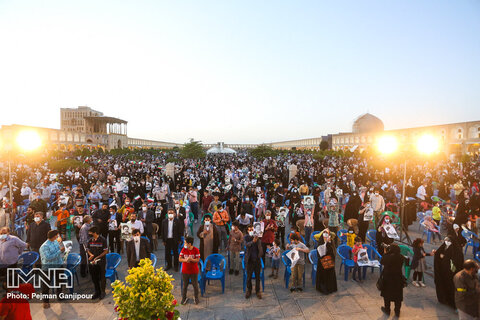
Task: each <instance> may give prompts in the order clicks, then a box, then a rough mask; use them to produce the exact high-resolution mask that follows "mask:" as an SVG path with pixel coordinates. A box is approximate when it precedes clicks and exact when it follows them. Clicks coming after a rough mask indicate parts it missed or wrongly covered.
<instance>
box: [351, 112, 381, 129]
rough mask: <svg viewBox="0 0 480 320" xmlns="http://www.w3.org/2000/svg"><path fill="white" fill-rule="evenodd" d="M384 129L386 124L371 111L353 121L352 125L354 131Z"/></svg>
mask: <svg viewBox="0 0 480 320" xmlns="http://www.w3.org/2000/svg"><path fill="white" fill-rule="evenodd" d="M383 130H384V126H383V122H382V120H380V119H379V118H377V117H375V116H374V115H373V114H370V113H365V114H364V115H361V116H360V117H358V118H357V119H356V120H355V121H354V122H353V126H352V132H353V133H369V132H377V131H383Z"/></svg>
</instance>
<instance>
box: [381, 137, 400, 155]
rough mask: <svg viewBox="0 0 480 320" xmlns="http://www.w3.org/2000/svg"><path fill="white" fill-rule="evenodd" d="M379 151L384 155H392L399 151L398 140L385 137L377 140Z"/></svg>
mask: <svg viewBox="0 0 480 320" xmlns="http://www.w3.org/2000/svg"><path fill="white" fill-rule="evenodd" d="M377 149H378V151H380V152H381V153H383V154H391V153H394V152H395V151H397V149H398V140H397V138H395V137H394V136H383V137H380V138H378V140H377Z"/></svg>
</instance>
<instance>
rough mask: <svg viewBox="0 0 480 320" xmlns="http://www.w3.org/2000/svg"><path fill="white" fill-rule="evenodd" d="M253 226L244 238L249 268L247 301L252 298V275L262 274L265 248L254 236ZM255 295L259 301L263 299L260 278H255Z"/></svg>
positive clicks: (246, 260) (245, 259)
mask: <svg viewBox="0 0 480 320" xmlns="http://www.w3.org/2000/svg"><path fill="white" fill-rule="evenodd" d="M253 234H254V231H253V226H252V225H250V226H248V229H247V235H246V236H245V237H244V238H243V241H244V242H245V247H246V250H245V256H244V258H243V259H244V261H245V266H246V268H247V292H246V293H245V299H248V298H250V296H251V295H252V274H253V273H254V272H255V275H259V274H260V269H261V267H262V266H261V259H262V256H263V248H262V244H261V241H259V240H260V239H259V238H258V237H257V236H254V235H253ZM255 293H256V295H257V298H258V299H262V293H261V292H260V277H259V276H255Z"/></svg>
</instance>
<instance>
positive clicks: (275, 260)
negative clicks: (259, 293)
mask: <svg viewBox="0 0 480 320" xmlns="http://www.w3.org/2000/svg"><path fill="white" fill-rule="evenodd" d="M269 254H270V256H271V258H272V273H271V274H270V275H269V277H270V278H272V277H273V278H274V279H277V278H278V268H279V267H280V259H281V254H282V252H281V250H280V239H275V241H274V242H273V246H272V247H271V248H270V249H269Z"/></svg>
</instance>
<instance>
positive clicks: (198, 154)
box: [180, 139, 205, 159]
mask: <svg viewBox="0 0 480 320" xmlns="http://www.w3.org/2000/svg"><path fill="white" fill-rule="evenodd" d="M180 156H181V157H182V158H185V159H199V158H205V150H203V146H202V143H201V142H200V141H194V140H193V139H190V142H188V143H185V144H184V145H183V148H182V149H181V150H180Z"/></svg>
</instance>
